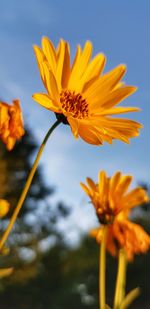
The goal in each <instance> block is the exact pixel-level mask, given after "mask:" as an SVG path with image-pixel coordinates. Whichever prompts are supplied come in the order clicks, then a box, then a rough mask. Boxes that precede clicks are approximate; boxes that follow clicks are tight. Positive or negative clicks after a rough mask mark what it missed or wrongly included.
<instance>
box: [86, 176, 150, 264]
mask: <svg viewBox="0 0 150 309" xmlns="http://www.w3.org/2000/svg"><path fill="white" fill-rule="evenodd" d="M131 181H132V176H129V175H122V174H121V173H120V172H117V173H115V174H114V175H113V176H112V177H111V178H109V177H107V175H106V173H105V172H104V171H101V172H100V173H99V179H98V183H94V181H93V180H92V179H90V178H87V184H88V185H85V184H83V183H81V186H82V188H83V190H84V191H85V192H86V194H87V195H88V196H89V197H90V199H91V202H92V204H93V206H94V208H95V210H96V214H97V217H98V219H99V222H100V223H101V224H102V225H101V226H100V227H99V228H97V229H93V230H92V231H91V233H90V234H91V235H92V236H94V237H95V238H96V239H97V241H98V243H101V240H102V235H103V228H104V225H106V224H107V225H108V234H107V243H106V246H107V249H108V251H109V252H110V253H111V254H112V255H116V254H117V253H118V250H119V249H120V248H124V249H125V251H126V253H127V257H128V259H129V260H132V259H133V257H134V254H138V253H143V252H146V251H147V250H148V249H149V248H150V236H149V235H148V234H147V233H146V232H145V231H144V229H143V228H142V227H141V226H140V225H138V224H135V223H132V222H131V221H130V220H129V219H128V217H129V214H130V211H131V209H132V208H133V207H136V206H139V205H140V204H142V203H145V202H147V201H148V200H149V198H148V196H147V193H146V191H145V190H144V189H143V188H141V187H137V188H135V189H132V190H131V191H129V190H128V188H129V186H130V184H131Z"/></svg>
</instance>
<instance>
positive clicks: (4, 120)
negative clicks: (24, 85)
mask: <svg viewBox="0 0 150 309" xmlns="http://www.w3.org/2000/svg"><path fill="white" fill-rule="evenodd" d="M24 133H25V131H24V128H23V119H22V113H21V109H20V102H19V100H13V104H12V105H9V104H7V103H4V102H0V139H1V140H2V141H3V143H4V144H6V147H7V149H8V150H12V149H13V147H14V145H15V142H16V140H18V139H20V138H21V137H22V136H23V135H24Z"/></svg>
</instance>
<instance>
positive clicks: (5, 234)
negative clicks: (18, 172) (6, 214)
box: [0, 120, 61, 250]
mask: <svg viewBox="0 0 150 309" xmlns="http://www.w3.org/2000/svg"><path fill="white" fill-rule="evenodd" d="M60 123H61V121H60V120H57V121H56V122H55V123H54V124H53V125H52V127H51V128H50V129H49V130H48V132H47V134H46V136H45V138H44V140H43V142H42V144H41V146H40V148H39V151H38V153H37V156H36V159H35V161H34V164H33V166H32V169H31V171H30V174H29V176H28V178H27V181H26V184H25V187H24V189H23V191H22V194H21V196H20V199H19V201H18V204H17V206H16V208H15V210H14V213H13V215H12V217H11V219H10V221H9V223H8V226H7V228H6V230H5V232H4V234H3V236H2V238H1V240H0V250H1V249H2V247H3V245H4V243H5V242H6V240H7V238H8V236H9V233H10V231H11V229H12V227H13V225H14V223H15V221H16V219H17V216H18V214H19V211H20V209H21V207H22V204H23V202H24V200H25V198H26V196H27V193H28V191H29V188H30V185H31V182H32V179H33V176H34V174H35V172H36V169H37V166H38V163H39V160H40V158H41V155H42V152H43V149H44V147H45V145H46V142H47V140H48V138H49V136H50V135H51V133H52V132H53V131H54V129H55V128H56V127H57V126H58V125H59V124H60Z"/></svg>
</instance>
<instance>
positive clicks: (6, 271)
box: [0, 267, 13, 278]
mask: <svg viewBox="0 0 150 309" xmlns="http://www.w3.org/2000/svg"><path fill="white" fill-rule="evenodd" d="M12 272H13V268H12V267H10V268H0V278H3V277H7V276H10V275H11V274H12Z"/></svg>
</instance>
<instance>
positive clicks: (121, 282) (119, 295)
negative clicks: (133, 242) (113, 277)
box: [114, 249, 127, 309]
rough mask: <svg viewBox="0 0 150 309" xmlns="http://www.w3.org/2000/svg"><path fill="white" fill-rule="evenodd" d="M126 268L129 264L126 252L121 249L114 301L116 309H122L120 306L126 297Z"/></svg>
mask: <svg viewBox="0 0 150 309" xmlns="http://www.w3.org/2000/svg"><path fill="white" fill-rule="evenodd" d="M126 266H127V262H126V254H125V251H124V250H123V249H120V251H119V261H118V274H117V282H116V291H115V299H114V309H119V308H120V305H121V303H122V301H123V299H124V297H125V285H126Z"/></svg>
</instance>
